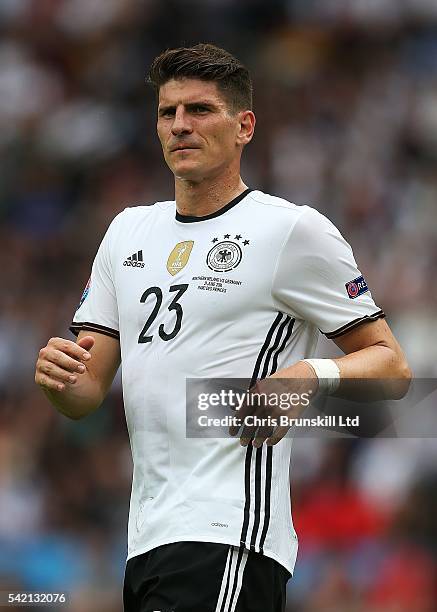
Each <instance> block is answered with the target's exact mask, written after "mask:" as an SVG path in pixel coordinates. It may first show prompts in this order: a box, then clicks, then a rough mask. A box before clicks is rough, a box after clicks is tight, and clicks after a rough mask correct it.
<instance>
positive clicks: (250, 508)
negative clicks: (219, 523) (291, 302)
mask: <svg viewBox="0 0 437 612" xmlns="http://www.w3.org/2000/svg"><path fill="white" fill-rule="evenodd" d="M294 322H295V320H294V319H293V318H292V317H290V316H289V315H286V314H284V313H281V312H278V314H277V316H276V318H275V320H274V321H273V323H272V325H271V326H270V329H269V330H268V332H267V335H266V339H265V341H264V344H263V346H262V347H261V350H260V352H259V354H258V357H257V360H256V363H255V368H254V371H253V374H252V380H251V383H250V386H251V387H252V386H253V385H254V384H255V383H256V381H257V380H260V379H263V378H266V377H267V376H271V375H272V374H274V373H275V372H276V370H277V369H278V360H279V358H280V355H281V353H282V352H283V351H284V349H285V348H286V347H287V346H288V345H289V342H290V339H291V335H292V333H293V326H294ZM276 452H278V449H275V453H276ZM275 453H274V450H273V446H268V447H266V446H265V445H264V444H263V445H262V446H261V447H259V448H257V449H254V447H253V446H252V445H251V444H249V445H248V446H247V448H246V461H245V470H244V480H245V504H244V518H243V525H242V528H241V535H240V545H241V546H242V547H243V548H244V549H247V550H251V551H254V552H260V553H261V554H263V552H264V543H265V540H266V536H267V532H268V529H269V526H270V503H271V490H272V472H273V461H274V457H273V456H274V454H275Z"/></svg>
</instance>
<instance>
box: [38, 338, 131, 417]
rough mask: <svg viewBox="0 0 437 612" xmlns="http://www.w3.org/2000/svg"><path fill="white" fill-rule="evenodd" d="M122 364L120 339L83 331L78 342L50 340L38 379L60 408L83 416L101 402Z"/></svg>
mask: <svg viewBox="0 0 437 612" xmlns="http://www.w3.org/2000/svg"><path fill="white" fill-rule="evenodd" d="M87 354H89V355H90V357H88V358H87ZM119 365H120V343H119V341H118V340H116V339H115V338H111V337H109V336H105V335H103V334H99V333H97V332H83V331H82V332H80V333H79V336H78V339H77V342H73V341H70V340H64V339H62V338H51V340H49V342H48V344H47V346H45V347H44V348H43V349H41V351H40V353H39V358H38V361H37V365H36V374H35V382H36V383H37V384H38V385H40V386H41V387H42V389H43V391H44V393H45V394H46V396H47V397H48V399H49V400H50V402H51V403H52V404H53V405H54V406H55V407H56V409H57V410H58V411H59V412H61V413H62V414H64V415H66V416H68V417H70V418H71V419H80V418H82V417H84V416H86V415H87V414H89V413H91V412H93V411H94V410H96V409H97V408H98V407H99V406H100V404H101V403H102V401H103V400H104V398H105V396H106V394H107V392H108V390H109V387H110V386H111V383H112V381H113V379H114V376H115V374H116V372H117V369H118V367H119ZM81 370H83V371H81Z"/></svg>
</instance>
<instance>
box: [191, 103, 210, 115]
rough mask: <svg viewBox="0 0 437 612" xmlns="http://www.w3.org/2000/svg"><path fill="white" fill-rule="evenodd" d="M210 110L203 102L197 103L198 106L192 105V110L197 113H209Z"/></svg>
mask: <svg viewBox="0 0 437 612" xmlns="http://www.w3.org/2000/svg"><path fill="white" fill-rule="evenodd" d="M208 110H209V109H208V107H207V106H202V104H196V106H193V107H192V111H193V112H194V113H197V114H202V113H207V112H208Z"/></svg>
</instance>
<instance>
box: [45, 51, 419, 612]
mask: <svg viewBox="0 0 437 612" xmlns="http://www.w3.org/2000/svg"><path fill="white" fill-rule="evenodd" d="M149 80H150V82H151V83H152V84H153V86H154V87H155V90H156V92H157V95H158V119H157V131H158V136H159V139H160V141H161V145H162V150H163V154H164V158H165V161H166V162H167V164H168V166H169V168H170V169H171V171H172V173H173V174H174V177H175V178H174V180H175V196H176V197H175V201H172V202H157V203H156V204H155V205H154V206H139V207H135V208H127V209H125V210H124V211H123V212H122V213H120V214H119V215H118V216H117V217H116V218H115V219H114V220H113V222H112V223H111V225H110V227H109V229H108V231H107V233H106V235H105V237H104V238H103V241H102V243H101V245H100V248H99V250H98V253H97V255H96V258H95V261H94V264H93V268H92V273H91V279H90V283H89V285H87V288H86V290H85V292H84V295H83V297H82V300H81V303H80V306H79V308H78V310H77V312H76V314H75V316H74V320H73V323H72V326H71V329H72V331H73V332H74V333H75V334H78V340H77V343H74V342H71V341H69V340H64V339H60V338H52V339H51V340H50V341H49V342H48V344H47V346H46V347H45V348H44V349H42V350H41V351H40V356H39V359H38V362H37V369H36V382H37V383H38V384H39V385H41V386H42V387H43V389H44V391H45V393H46V394H47V396H48V398H49V399H50V401H51V402H52V403H53V404H54V405H55V406H56V408H57V409H58V410H59V411H60V412H62V413H63V414H65V415H67V416H69V417H71V418H73V419H77V418H81V417H83V416H85V415H86V414H88V413H90V412H91V411H93V410H95V409H96V408H97V407H98V406H99V405H100V404H101V402H102V400H103V398H104V397H105V395H106V393H107V391H108V389H109V386H110V384H111V382H112V380H113V377H114V375H115V372H116V371H117V368H118V366H119V363H120V360H121V362H122V368H123V370H122V371H123V393H124V402H125V409H126V418H127V425H128V430H129V435H130V442H131V447H132V454H133V459H134V473H133V485H132V497H131V507H130V515H129V528H128V539H129V547H128V562H127V567H126V576H125V588H124V602H125V610H127V611H129V612H151V611H152V610H160V611H161V612H169V611H170V610H175V611H176V612H228V611H232V612H233V611H237V612H245V611H249V610H250V611H253V612H255V611H259V612H269V611H271V612H273V611H275V612H276V611H279V610H284V606H285V585H286V582H287V579H288V578H289V577H290V575H292V573H293V569H294V564H295V559H296V554H297V536H296V534H295V532H294V528H293V524H292V520H291V512H290V502H289V481H288V465H289V459H290V447H291V440H290V439H288V438H284V437H283V435H284V433H285V432H283V431H280V432H279V433H278V432H277V431H276V430H275V431H263V432H262V434H260V433H259V432H258V435H257V437H256V439H255V440H254V441H253V444H252V443H250V441H249V439H248V438H247V436H246V437H245V436H244V435H243V437H242V438H241V440H240V444H239V443H238V440H236V439H233V438H212V439H211V438H209V439H197V438H196V439H195V438H191V439H190V438H187V437H186V435H185V408H186V406H185V381H186V379H187V378H190V377H192V378H231V377H239V378H243V377H247V378H249V379H251V381H252V385H254V384H255V383H256V382H257V381H260V380H261V381H262V380H263V379H266V378H269V377H272V376H277V377H281V378H287V379H290V380H291V379H299V380H301V379H307V380H310V381H311V382H310V386H311V388H312V390H317V387H319V388H320V391H322V392H323V390H329V391H334V389H336V388H337V387H338V386H339V385H340V386H339V391H341V381H342V379H345V378H378V377H379V378H400V379H405V380H408V379H409V377H410V371H409V368H408V365H407V363H406V361H405V358H404V356H403V354H402V351H401V349H400V347H399V345H398V343H397V342H396V340H395V339H394V337H393V335H392V334H391V332H390V330H389V328H388V326H387V324H386V323H385V321H384V320H383V317H384V314H383V312H382V311H381V310H380V309H379V308H378V307H377V306H376V305H375V303H374V302H373V300H372V298H371V296H370V294H369V292H368V289H367V285H366V284H365V281H364V279H363V278H362V276H361V274H360V272H359V271H358V269H357V267H356V263H355V261H354V258H353V254H352V251H351V249H350V247H349V245H348V244H347V243H346V242H345V240H344V239H343V238H342V236H341V235H340V233H339V232H338V230H337V229H336V228H335V227H334V226H333V225H332V224H331V223H330V222H329V221H328V220H327V219H326V218H325V217H323V216H322V215H321V214H319V213H318V212H316V211H315V210H314V209H312V208H309V207H307V206H295V205H294V204H290V203H289V202H286V201H284V200H282V199H279V198H276V197H273V196H270V195H267V194H264V193H262V192H261V191H257V190H250V189H248V188H247V186H246V185H245V184H244V182H243V181H242V179H241V177H240V158H241V154H242V151H243V149H244V147H245V146H246V145H247V144H248V143H249V142H250V141H251V139H252V137H253V133H254V127H255V116H254V113H253V112H252V85H251V81H250V77H249V74H248V71H247V70H246V68H245V67H244V66H243V65H242V64H241V63H240V62H239V61H238V60H237V59H235V58H234V57H233V56H232V55H230V54H229V53H227V52H226V51H224V50H222V49H219V48H217V47H214V46H212V45H196V46H194V47H191V48H182V49H173V50H169V51H166V52H164V53H163V54H162V55H160V56H159V57H158V58H156V59H155V60H154V62H153V64H152V67H151V70H150V75H149ZM319 329H320V330H321V331H322V332H323V333H325V335H326V336H328V337H330V338H333V339H334V340H335V342H336V344H337V345H338V346H339V347H340V348H341V349H342V350H343V352H344V353H346V355H345V356H344V357H342V358H340V359H336V360H329V359H327V360H312V361H309V362H308V361H303V359H304V358H308V357H311V356H312V355H313V353H314V350H315V347H316V343H317V337H318V334H319ZM259 384H262V383H259ZM328 387H329V389H328ZM246 433H247V432H246ZM267 438H268V439H267Z"/></svg>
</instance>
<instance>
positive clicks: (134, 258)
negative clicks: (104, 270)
mask: <svg viewBox="0 0 437 612" xmlns="http://www.w3.org/2000/svg"><path fill="white" fill-rule="evenodd" d="M123 265H124V266H131V267H132V268H144V266H145V265H146V264H145V263H144V262H143V251H142V250H141V251H138V252H137V253H134V254H133V255H131V256H130V257H128V258H127V259H125V260H124V262H123Z"/></svg>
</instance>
